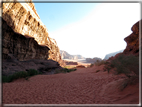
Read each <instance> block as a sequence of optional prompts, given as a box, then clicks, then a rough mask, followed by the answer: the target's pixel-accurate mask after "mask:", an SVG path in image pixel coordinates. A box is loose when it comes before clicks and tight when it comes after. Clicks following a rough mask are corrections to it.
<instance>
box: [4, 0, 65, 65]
mask: <svg viewBox="0 0 142 107" xmlns="http://www.w3.org/2000/svg"><path fill="white" fill-rule="evenodd" d="M16 1H17V0H16ZM25 2H28V3H18V1H17V2H12V3H8V2H7V3H3V5H2V10H3V11H2V19H3V21H5V22H6V24H7V25H8V26H9V27H10V28H12V30H13V31H14V33H15V34H20V35H23V36H25V37H26V38H33V40H35V41H36V42H37V44H38V45H42V46H45V47H47V48H48V51H47V50H46V52H47V53H45V52H44V53H42V52H43V51H45V50H42V51H38V52H39V54H40V56H38V58H40V59H43V57H44V58H46V59H52V60H54V61H57V62H59V63H60V65H61V66H64V62H63V61H62V59H61V55H60V52H59V48H58V46H57V44H56V41H55V40H53V39H52V38H50V37H49V36H48V31H47V28H46V27H45V25H44V24H43V23H42V22H41V20H40V18H39V16H38V14H37V12H36V9H35V6H34V4H33V3H32V2H31V0H30V1H29V0H28V1H27V0H25ZM29 2H30V3H29ZM8 29H9V28H8ZM3 32H4V31H3ZM10 33H11V32H9V34H7V32H6V31H5V32H4V35H3V41H5V43H4V45H5V47H4V48H3V50H4V54H8V52H11V49H10V48H11V47H10V46H11V45H9V44H8V43H10V42H6V41H8V39H10V38H11V34H10ZM6 34H7V35H6ZM12 34H13V33H12ZM15 34H14V35H15ZM8 37H10V38H8ZM17 40H19V41H16V42H15V44H16V43H19V45H18V46H17V47H18V48H17V50H18V51H19V49H21V48H20V47H21V46H22V45H23V43H21V44H20V39H17ZM21 42H22V41H21ZM28 44H29V49H27V50H30V48H31V47H32V51H33V52H34V54H36V53H35V51H36V50H35V48H33V47H34V46H33V45H31V44H30V43H28ZM6 45H7V46H6ZM22 49H23V48H22ZM22 49H21V50H22ZM25 49H26V48H25ZM41 49H42V48H41ZM27 50H26V51H25V50H24V52H23V53H20V52H18V51H17V52H18V55H17V56H19V57H18V58H19V60H25V59H28V58H29V59H31V58H32V59H33V58H35V55H34V56H28V54H25V52H27ZM34 50H35V51H34ZM32 51H31V52H32ZM13 52H15V51H13ZM47 54H48V56H47ZM14 55H15V54H14ZM37 55H38V54H37ZM23 56H24V57H23ZM25 56H26V57H25Z"/></svg>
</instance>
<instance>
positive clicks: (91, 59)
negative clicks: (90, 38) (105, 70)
mask: <svg viewBox="0 0 142 107" xmlns="http://www.w3.org/2000/svg"><path fill="white" fill-rule="evenodd" d="M101 60H102V59H101V58H98V57H94V58H86V62H87V63H95V62H97V61H101Z"/></svg>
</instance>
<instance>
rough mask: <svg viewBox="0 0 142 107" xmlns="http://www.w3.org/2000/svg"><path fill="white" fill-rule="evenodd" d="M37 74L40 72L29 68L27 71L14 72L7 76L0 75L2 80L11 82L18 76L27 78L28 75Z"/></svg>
mask: <svg viewBox="0 0 142 107" xmlns="http://www.w3.org/2000/svg"><path fill="white" fill-rule="evenodd" d="M37 74H40V73H39V72H38V71H36V70H34V69H29V70H28V71H27V72H26V71H20V72H15V73H14V74H12V75H9V76H2V82H12V81H13V80H15V79H19V78H25V79H26V80H27V79H28V78H29V77H30V76H33V75H37Z"/></svg>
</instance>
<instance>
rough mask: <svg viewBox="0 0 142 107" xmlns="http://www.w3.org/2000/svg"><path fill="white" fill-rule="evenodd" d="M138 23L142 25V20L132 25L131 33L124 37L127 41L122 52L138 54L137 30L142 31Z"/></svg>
mask: <svg viewBox="0 0 142 107" xmlns="http://www.w3.org/2000/svg"><path fill="white" fill-rule="evenodd" d="M139 24H141V25H142V20H140V21H138V22H137V23H135V24H134V25H133V26H132V28H131V30H132V33H131V34H130V35H129V36H127V37H126V38H125V39H124V40H125V41H126V43H127V46H126V49H125V50H124V51H123V53H124V54H134V55H139V32H140V31H139V30H141V33H142V29H140V27H139ZM140 37H141V36H140ZM140 39H141V38H140ZM140 47H141V46H140Z"/></svg>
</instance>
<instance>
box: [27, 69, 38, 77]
mask: <svg viewBox="0 0 142 107" xmlns="http://www.w3.org/2000/svg"><path fill="white" fill-rule="evenodd" d="M27 73H28V76H33V75H37V74H39V72H38V71H37V70H35V69H29V70H28V71H27Z"/></svg>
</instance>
